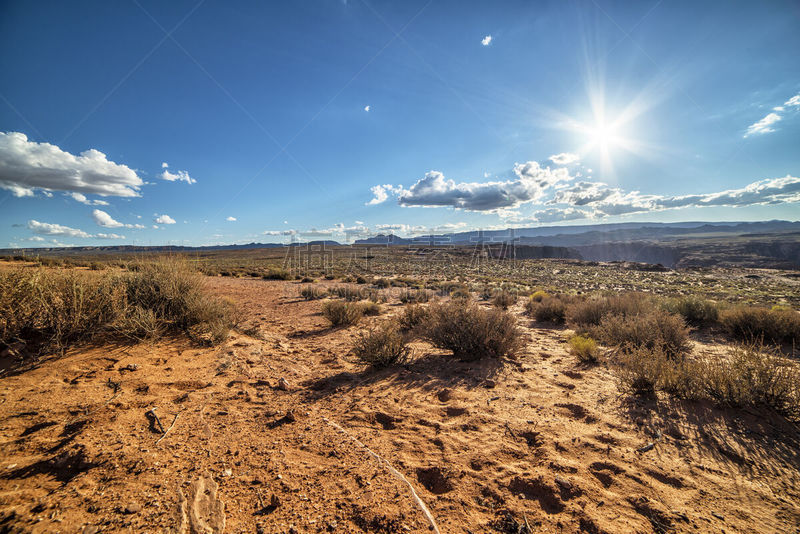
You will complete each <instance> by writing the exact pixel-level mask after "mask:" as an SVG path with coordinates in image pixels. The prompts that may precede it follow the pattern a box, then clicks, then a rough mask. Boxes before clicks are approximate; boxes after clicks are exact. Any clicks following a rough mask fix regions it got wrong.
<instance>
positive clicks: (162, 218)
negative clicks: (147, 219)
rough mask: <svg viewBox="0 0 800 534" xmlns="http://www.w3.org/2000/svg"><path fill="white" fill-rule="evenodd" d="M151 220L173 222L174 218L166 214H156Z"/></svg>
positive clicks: (164, 222) (158, 222) (162, 222)
mask: <svg viewBox="0 0 800 534" xmlns="http://www.w3.org/2000/svg"><path fill="white" fill-rule="evenodd" d="M153 221H154V222H156V223H157V224H175V219H173V218H172V217H170V216H169V215H167V214H164V215H156V218H155V219H153Z"/></svg>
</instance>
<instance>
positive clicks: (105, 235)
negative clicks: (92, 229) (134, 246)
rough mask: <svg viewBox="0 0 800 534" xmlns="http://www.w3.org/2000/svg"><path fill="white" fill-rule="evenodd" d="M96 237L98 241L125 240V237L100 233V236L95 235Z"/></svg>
mask: <svg viewBox="0 0 800 534" xmlns="http://www.w3.org/2000/svg"><path fill="white" fill-rule="evenodd" d="M94 237H96V238H97V239H125V236H124V235H119V234H103V233H100V234H95V235H94Z"/></svg>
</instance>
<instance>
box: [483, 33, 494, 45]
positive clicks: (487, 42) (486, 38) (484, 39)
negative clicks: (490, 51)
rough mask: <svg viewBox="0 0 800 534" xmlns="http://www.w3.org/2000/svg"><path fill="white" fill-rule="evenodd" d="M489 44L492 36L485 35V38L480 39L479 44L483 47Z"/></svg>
mask: <svg viewBox="0 0 800 534" xmlns="http://www.w3.org/2000/svg"><path fill="white" fill-rule="evenodd" d="M491 43H492V36H491V35H487V36H486V37H484V38H483V39H481V44H482V45H483V46H489V45H490V44H491Z"/></svg>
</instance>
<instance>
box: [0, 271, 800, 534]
mask: <svg viewBox="0 0 800 534" xmlns="http://www.w3.org/2000/svg"><path fill="white" fill-rule="evenodd" d="M209 283H210V284H211V287H212V289H213V290H214V291H215V292H217V293H219V294H222V295H226V296H229V297H231V298H233V299H234V300H235V301H236V302H237V303H239V305H240V306H241V307H242V309H243V310H244V317H245V323H246V324H247V325H248V326H253V327H256V328H257V329H258V332H255V331H249V332H251V333H253V335H252V336H248V335H243V334H235V335H232V336H231V338H230V340H229V341H228V342H227V343H225V344H224V345H223V346H219V347H214V348H198V347H196V346H193V345H191V344H190V343H189V342H188V341H186V340H183V339H177V340H171V341H168V342H160V343H157V344H153V345H151V344H140V345H136V346H101V347H90V348H82V349H80V350H75V351H73V352H71V353H69V354H67V355H66V356H65V357H63V358H60V359H53V360H49V361H45V362H43V363H41V364H40V365H39V366H38V367H37V368H35V369H32V370H29V371H26V372H24V373H20V374H16V375H11V376H5V377H4V378H2V379H0V441H1V442H2V445H0V455H1V457H2V458H1V460H0V461H1V462H2V463H1V464H0V532H64V533H67V532H69V533H75V532H86V533H88V532H182V533H193V532H197V533H200V532H202V533H206V532H223V531H225V532H232V533H237V532H248V533H250V532H298V533H300V532H429V531H430V529H431V527H430V524H429V521H428V520H427V519H426V516H425V515H424V513H423V512H422V511H421V508H420V506H419V504H418V503H417V502H416V501H415V499H414V496H413V495H414V491H415V492H416V494H418V495H419V498H420V499H421V502H423V503H424V504H425V505H426V506H427V508H428V509H429V510H430V513H431V516H432V517H433V519H434V521H435V523H436V525H437V527H438V529H439V531H440V532H442V533H469V532H471V533H475V534H477V533H480V532H514V533H517V532H526V530H525V529H526V528H529V529H530V531H531V532H579V531H583V532H590V533H599V532H672V531H674V532H797V531H798V527H799V526H800V477H798V466H800V461H798V450H800V445H799V444H800V435H799V434H798V430H797V428H796V427H794V426H792V425H789V424H787V423H785V422H783V421H782V420H781V419H780V418H777V417H772V416H769V415H765V414H754V413H747V412H742V411H732V410H720V409H716V408H713V407H711V406H708V405H705V404H698V403H681V402H676V401H670V400H669V399H666V398H661V399H659V400H641V399H639V400H636V399H631V398H629V397H626V396H621V395H620V394H619V392H618V390H617V388H616V385H615V382H614V378H613V374H612V373H611V371H609V370H608V369H607V368H606V367H604V366H601V365H598V366H592V367H584V366H581V365H579V364H577V362H576V360H575V358H574V357H573V356H570V355H569V354H568V352H567V350H566V344H565V340H566V338H567V333H566V332H565V331H563V330H556V329H544V328H535V327H533V326H532V325H531V324H530V321H529V320H528V319H527V318H525V317H524V316H523V315H522V314H521V313H520V312H521V309H520V308H517V309H515V310H514V311H515V312H516V313H518V314H519V316H520V324H521V325H523V326H524V327H525V335H526V348H525V350H524V351H523V353H522V354H520V355H519V357H518V358H517V359H516V360H515V361H507V362H504V363H502V364H501V363H500V362H481V363H477V364H475V363H473V364H468V363H460V362H456V361H454V360H452V359H450V358H448V357H447V356H446V355H444V354H442V353H441V352H437V351H435V350H432V349H430V347H428V346H426V345H424V344H415V345H414V349H415V356H414V359H413V361H412V362H411V363H410V364H408V365H406V366H405V367H401V368H395V369H388V370H383V371H370V370H364V369H362V368H361V367H360V366H358V365H356V364H354V363H353V362H351V361H350V359H349V358H348V350H349V344H350V340H351V338H352V336H353V334H354V332H355V331H356V330H357V329H358V328H361V327H362V326H359V327H353V328H349V329H329V328H327V326H326V323H325V320H324V318H323V317H322V316H321V315H320V313H319V310H320V307H321V303H320V302H319V301H312V302H305V301H301V300H298V299H297V298H296V294H297V289H298V287H297V284H296V283H294V282H277V281H263V280H251V279H227V278H212V279H209ZM384 309H385V310H386V312H385V314H384V317H385V316H386V315H390V314H394V313H397V312H398V311H399V310H400V309H401V307H400V306H399V305H392V304H389V305H384ZM369 320H370V321H374V320H376V319H369ZM697 349H698V350H715V348H714V347H713V345H703V346H698V347H697ZM282 379H283V380H282ZM151 409H155V414H156V415H157V416H158V419H159V421H160V423H161V425H163V427H164V429H169V431H168V432H167V434H166V436H163V437H162V434H161V431H160V430H159V429H158V425H159V423H158V421H156V420H155V418H153V417H152V415H149V413H151V412H149V411H150V410H151ZM649 444H654V446H653V447H651V448H649V450H646V451H644V452H637V450H638V449H640V448H643V447H646V446H647V445H649ZM389 466H391V467H389ZM392 469H395V470H396V472H397V473H399V474H401V475H402V476H403V477H404V478H405V480H407V482H408V483H410V485H411V486H409V485H407V483H406V482H404V481H403V480H400V479H399V478H398V477H397V476H395V474H393V472H392ZM411 487H413V491H412V489H411ZM526 523H527V526H526Z"/></svg>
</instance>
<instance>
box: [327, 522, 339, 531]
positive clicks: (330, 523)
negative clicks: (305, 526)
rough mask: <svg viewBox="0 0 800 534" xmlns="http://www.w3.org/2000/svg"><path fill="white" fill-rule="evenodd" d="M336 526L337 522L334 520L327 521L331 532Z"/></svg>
mask: <svg viewBox="0 0 800 534" xmlns="http://www.w3.org/2000/svg"><path fill="white" fill-rule="evenodd" d="M338 526H339V523H337V522H336V521H328V530H329V531H330V532H333V531H334V530H336V528H337V527H338Z"/></svg>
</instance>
